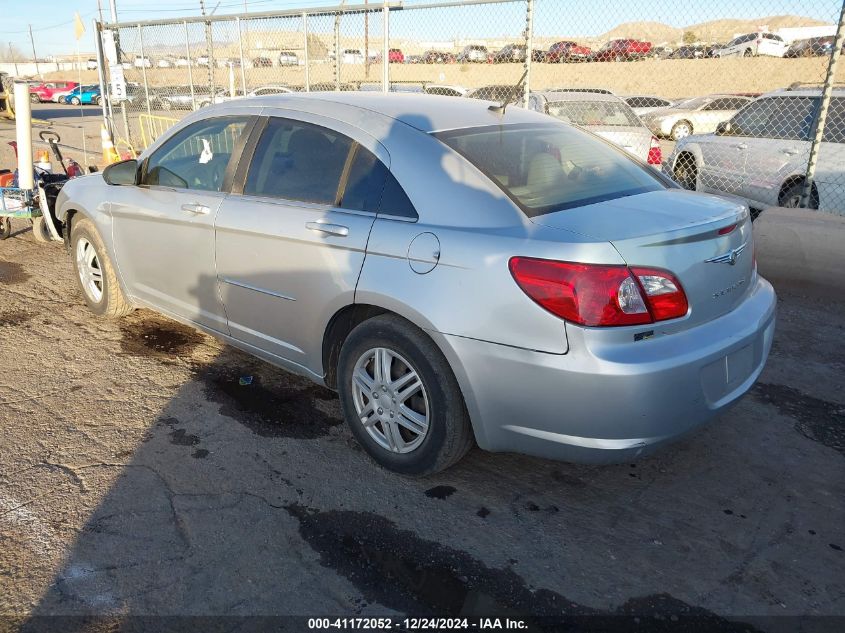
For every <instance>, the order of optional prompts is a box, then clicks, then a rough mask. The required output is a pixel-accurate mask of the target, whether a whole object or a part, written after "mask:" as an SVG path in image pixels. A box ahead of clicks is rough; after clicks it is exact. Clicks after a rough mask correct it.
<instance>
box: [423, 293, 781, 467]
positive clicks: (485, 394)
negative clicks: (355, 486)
mask: <svg viewBox="0 0 845 633" xmlns="http://www.w3.org/2000/svg"><path fill="white" fill-rule="evenodd" d="M775 302H776V297H775V293H774V290H773V289H772V286H771V285H770V284H769V283H768V282H767V281H765V280H764V279H762V278H760V277H758V280H757V282H756V284H755V286H754V288H753V289H752V290H751V291H750V292H749V295H748V297H747V298H746V300H745V301H744V302H743V303H742V304H741V305H740V306H739V307H738V308H736V309H735V310H733V311H732V312H730V313H728V314H726V315H723V316H722V317H719V318H718V319H715V320H713V321H710V322H709V323H706V324H703V325H700V326H697V327H695V328H693V329H691V330H688V331H685V332H680V333H674V334H671V335H667V336H658V337H655V338H653V339H647V340H642V341H639V342H634V341H633V336H632V337H631V339H630V340H628V339H627V337H626V340H625V342H623V343H618V344H617V343H610V344H608V343H607V342H606V340H607V339H606V337H602V336H600V335H599V336H596V334H597V332H596V331H595V330H591V329H589V328H579V327H572V326H567V333H568V337H569V344H570V349H569V353H567V354H564V355H555V354H546V353H541V352H534V351H530V350H525V349H519V348H513V347H506V346H502V345H497V344H493V343H487V342H483V341H478V340H474V339H468V338H463V337H457V336H449V335H435V337H436V338H439V339H440V340H439V341H438V342H439V343H440V344H441V347H442V348H443V349H444V351H445V352H446V355H447V357H449V360H450V362H451V363H452V366H453V367H454V368H455V372H456V375H457V377H458V381H459V383H460V384H461V388H462V390H463V392H464V396H465V398H466V401H467V407H468V410H469V412H470V416H471V418H472V421H473V427H474V430H475V433H476V439H477V440H478V444H479V446H481V447H482V448H484V449H486V450H491V451H511V452H519V453H527V454H532V455H538V456H542V457H549V458H553V459H563V460H568V461H580V462H589V463H612V462H620V461H628V460H631V459H633V458H636V457H640V456H643V455H645V454H647V453H649V452H651V451H653V450H654V449H655V448H656V447H658V446H659V445H661V444H664V443H666V442H669V441H671V440H673V439H676V438H678V437H680V436H681V435H684V434H686V433H688V432H690V431H691V430H693V429H695V428H696V427H698V426H700V425H701V424H703V423H705V422H707V421H708V420H710V419H712V418H713V417H715V416H716V415H718V414H719V413H720V412H721V411H723V410H724V409H725V408H726V407H728V406H729V405H730V404H732V403H733V402H735V401H736V400H737V399H738V398H739V397H740V396H741V395H743V394H744V393H745V392H746V391H747V390H748V389H749V388H750V387H751V385H752V384H753V383H754V381H755V380H756V379H757V377H758V376H759V375H760V372H761V371H762V369H763V366H764V364H765V362H766V358H767V357H768V354H769V350H770V348H771V344H772V337H773V334H774V324H775ZM598 334H600V333H598ZM602 341H605V342H602Z"/></svg>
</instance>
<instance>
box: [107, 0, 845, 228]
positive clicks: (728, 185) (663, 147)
mask: <svg viewBox="0 0 845 633" xmlns="http://www.w3.org/2000/svg"><path fill="white" fill-rule="evenodd" d="M842 15H843V4H842V2H841V0H747V1H746V2H744V3H741V4H737V3H727V2H721V1H717V2H703V1H700V0H682V1H681V2H677V1H669V0H652V1H650V2H643V3H630V2H612V3H600V4H595V3H574V2H560V1H559V0H467V1H464V2H457V3H456V2H450V3H436V4H423V3H421V2H404V3H375V2H371V3H366V4H356V5H346V6H339V7H334V8H328V9H327V8H323V9H319V10H315V9H305V10H302V11H294V10H287V11H282V12H275V13H261V14H243V15H238V16H213V17H208V18H190V19H185V20H157V21H151V22H142V23H133V24H116V25H104V27H103V28H104V29H106V30H110V31H112V32H113V33H114V34H115V36H116V40H117V42H118V52H119V63H120V64H121V65H122V66H123V72H124V75H125V78H126V80H127V82H128V89H127V96H126V99H125V100H124V101H122V102H120V103H117V102H112V103H110V104H109V105H108V107H107V108H106V110H107V111H108V112H111V113H112V114H113V116H112V123H113V125H114V128H115V129H116V131H117V133H118V134H119V135H122V136H124V137H126V139H127V140H130V141H131V142H132V143H133V144H134V145H136V146H146V145H147V144H148V143H150V142H151V141H152V140H153V139H154V138H155V137H156V136H157V135H158V134H159V133H161V131H162V130H163V129H165V128H166V127H167V126H168V125H169V124H170V123H172V122H173V121H174V120H176V119H178V118H179V117H180V116H183V115H184V114H185V113H187V112H190V111H193V110H196V109H199V108H202V107H205V106H207V105H210V104H214V103H221V102H223V101H228V100H232V99H241V98H247V99H248V98H250V97H252V96H257V95H265V94H274V93H283V92H288V91H326V90H330V91H335V90H340V91H343V90H362V91H366V90H374V91H394V92H418V93H429V94H435V95H441V96H444V97H451V98H478V99H488V100H495V101H505V100H508V101H511V102H513V103H515V104H516V105H519V106H522V107H528V108H531V109H534V110H537V111H539V112H543V113H545V114H547V115H549V116H552V117H555V118H558V119H560V120H564V121H567V122H569V123H572V124H575V125H579V126H582V127H584V128H586V129H588V130H590V131H592V132H595V133H596V134H599V135H600V136H603V137H605V138H606V139H607V140H608V141H610V142H612V143H615V144H616V145H619V146H620V147H621V148H623V149H624V150H625V151H627V152H629V153H631V154H632V155H634V156H636V157H637V158H639V159H641V160H643V161H644V162H645V163H648V164H650V165H651V166H652V168H654V169H661V170H663V171H664V172H665V173H666V174H668V175H669V176H670V177H672V178H674V179H675V180H676V181H677V182H678V183H679V184H680V185H681V186H683V187H685V188H688V189H696V190H699V191H706V192H712V193H718V194H733V195H739V196H741V197H743V198H744V199H745V200H746V201H748V202H749V204H750V206H751V207H752V208H753V209H763V208H765V207H767V206H770V205H786V206H808V207H812V208H820V209H823V210H826V211H832V212H835V213H840V214H845V83H843V82H845V65H843V64H839V65H838V66H837V63H836V62H837V59H838V56H839V53H840V52H841V49H842V38H843V29H842V27H841V23H842ZM112 101H114V100H112Z"/></svg>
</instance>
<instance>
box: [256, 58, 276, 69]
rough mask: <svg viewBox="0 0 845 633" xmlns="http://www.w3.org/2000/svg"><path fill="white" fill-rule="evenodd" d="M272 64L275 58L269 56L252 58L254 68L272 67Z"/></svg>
mask: <svg viewBox="0 0 845 633" xmlns="http://www.w3.org/2000/svg"><path fill="white" fill-rule="evenodd" d="M272 66H273V60H272V59H270V58H269V57H255V58H253V60H252V67H253V68H271V67H272Z"/></svg>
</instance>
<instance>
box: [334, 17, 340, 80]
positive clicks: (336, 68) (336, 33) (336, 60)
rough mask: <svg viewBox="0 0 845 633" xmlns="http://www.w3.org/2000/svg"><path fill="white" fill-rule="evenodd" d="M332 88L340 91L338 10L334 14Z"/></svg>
mask: <svg viewBox="0 0 845 633" xmlns="http://www.w3.org/2000/svg"><path fill="white" fill-rule="evenodd" d="M334 89H335V92H339V91H340V11H338V12H337V13H336V14H335V16H334Z"/></svg>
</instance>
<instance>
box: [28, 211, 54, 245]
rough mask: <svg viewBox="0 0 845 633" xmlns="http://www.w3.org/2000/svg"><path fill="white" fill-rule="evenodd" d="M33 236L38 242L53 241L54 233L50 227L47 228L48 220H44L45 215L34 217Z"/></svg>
mask: <svg viewBox="0 0 845 633" xmlns="http://www.w3.org/2000/svg"><path fill="white" fill-rule="evenodd" d="M32 237H33V239H35V241H36V242H39V243H41V244H44V243H45V242H52V241H53V235H52V234H51V233H50V229H49V228H47V222H46V221H45V220H44V216H43V215H39V216H38V217H35V218H32Z"/></svg>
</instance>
